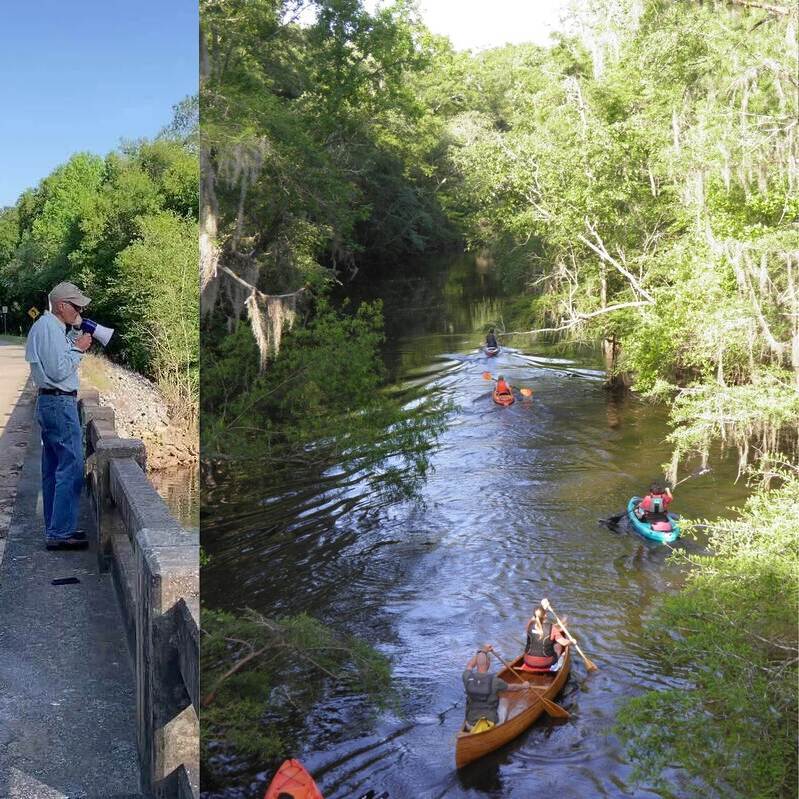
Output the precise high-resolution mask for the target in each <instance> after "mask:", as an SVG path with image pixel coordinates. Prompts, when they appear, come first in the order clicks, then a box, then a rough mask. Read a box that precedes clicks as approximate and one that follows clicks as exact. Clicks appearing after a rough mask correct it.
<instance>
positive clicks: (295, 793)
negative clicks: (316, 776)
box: [264, 760, 324, 799]
mask: <svg viewBox="0 0 799 799" xmlns="http://www.w3.org/2000/svg"><path fill="white" fill-rule="evenodd" d="M264 799H324V797H323V796H322V793H321V791H320V790H319V788H317V787H316V783H315V782H314V781H313V777H312V776H311V775H310V774H309V773H308V772H307V771H306V770H305V766H303V765H302V763H300V761H299V760H287V761H286V762H285V763H283V765H282V766H281V767H280V768H279V769H278V770H277V774H275V776H274V777H273V778H272V782H270V783H269V787H268V788H267V789H266V793H265V794H264Z"/></svg>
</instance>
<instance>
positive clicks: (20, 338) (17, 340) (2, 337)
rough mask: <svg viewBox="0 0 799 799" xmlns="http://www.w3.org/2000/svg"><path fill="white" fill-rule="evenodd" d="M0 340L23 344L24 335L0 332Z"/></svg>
mask: <svg viewBox="0 0 799 799" xmlns="http://www.w3.org/2000/svg"><path fill="white" fill-rule="evenodd" d="M0 341H4V342H6V343H8V344H24V343H25V336H12V335H6V334H4V333H0Z"/></svg>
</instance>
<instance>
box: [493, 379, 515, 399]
mask: <svg viewBox="0 0 799 799" xmlns="http://www.w3.org/2000/svg"><path fill="white" fill-rule="evenodd" d="M496 391H497V394H512V393H513V392H512V391H511V387H510V386H509V385H508V384H507V383H506V382H505V378H504V377H503V376H502V375H500V376H499V377H498V378H497V388H496Z"/></svg>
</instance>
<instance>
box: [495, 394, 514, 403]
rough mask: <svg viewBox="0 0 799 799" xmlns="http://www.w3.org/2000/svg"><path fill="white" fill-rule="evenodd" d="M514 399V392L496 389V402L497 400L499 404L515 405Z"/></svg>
mask: <svg viewBox="0 0 799 799" xmlns="http://www.w3.org/2000/svg"><path fill="white" fill-rule="evenodd" d="M514 401H515V400H514V399H513V392H511V393H509V394H500V393H499V392H498V391H494V402H496V403H497V405H513V403H514Z"/></svg>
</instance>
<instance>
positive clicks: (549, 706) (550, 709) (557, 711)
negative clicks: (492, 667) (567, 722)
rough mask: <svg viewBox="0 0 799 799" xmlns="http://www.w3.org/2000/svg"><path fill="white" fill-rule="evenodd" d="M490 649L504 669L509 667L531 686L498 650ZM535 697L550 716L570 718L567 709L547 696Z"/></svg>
mask: <svg viewBox="0 0 799 799" xmlns="http://www.w3.org/2000/svg"><path fill="white" fill-rule="evenodd" d="M491 651H492V652H493V653H494V656H495V657H496V658H497V660H498V661H499V662H500V663H502V665H503V666H505V668H506V669H509V670H510V672H511V674H514V675H515V676H516V677H518V678H519V681H520V682H521V683H523V684H524V685H527V686H530V687H531V688H532V686H531V685H530V683H528V682H527V681H526V680H525V679H524V677H522V675H521V674H519V672H518V671H516V669H514V668H513V666H511V665H510V663H508V662H507V661H506V660H505V659H504V658H503V657H502V656H501V655H500V654H499V652H496V651H494V650H493V649H492V650H491ZM536 699H538V700H539V701H540V702H541V704H542V705H543V706H544V710H546V712H547V713H549V715H550V716H554V717H555V718H559V719H568V718H571V713H569V711H568V710H566V708H565V707H561V706H560V705H556V704H555V703H554V702H552V701H550V700H549V699H547V698H546V697H544V696H538V695H536Z"/></svg>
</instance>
